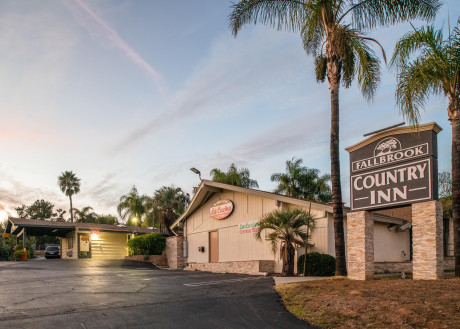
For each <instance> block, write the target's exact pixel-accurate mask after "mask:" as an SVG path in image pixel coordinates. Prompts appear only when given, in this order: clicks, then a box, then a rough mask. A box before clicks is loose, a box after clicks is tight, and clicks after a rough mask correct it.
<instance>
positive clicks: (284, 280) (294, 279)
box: [273, 276, 324, 285]
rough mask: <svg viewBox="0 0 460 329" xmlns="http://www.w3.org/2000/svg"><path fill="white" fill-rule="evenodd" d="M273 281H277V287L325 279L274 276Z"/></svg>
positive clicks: (317, 277) (319, 277) (318, 277)
mask: <svg viewBox="0 0 460 329" xmlns="http://www.w3.org/2000/svg"><path fill="white" fill-rule="evenodd" d="M273 279H274V280H275V285H278V284H285V283H297V282H304V281H314V280H321V279H324V277H321V276H274V277H273Z"/></svg>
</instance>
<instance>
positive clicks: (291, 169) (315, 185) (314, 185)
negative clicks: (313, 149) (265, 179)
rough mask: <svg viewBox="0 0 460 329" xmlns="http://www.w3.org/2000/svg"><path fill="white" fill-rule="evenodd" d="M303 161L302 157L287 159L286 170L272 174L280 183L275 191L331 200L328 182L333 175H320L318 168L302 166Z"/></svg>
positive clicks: (312, 198)
mask: <svg viewBox="0 0 460 329" xmlns="http://www.w3.org/2000/svg"><path fill="white" fill-rule="evenodd" d="M302 162H303V160H302V159H295V158H292V159H291V160H287V161H286V172H285V173H275V174H273V175H272V176H271V181H272V182H277V183H278V186H277V187H276V189H275V190H274V192H275V193H280V194H284V195H287V196H292V197H295V198H304V199H307V200H313V201H316V200H319V201H321V202H330V201H331V200H332V195H331V188H330V186H329V185H328V182H329V181H330V179H331V176H330V175H328V174H325V175H323V176H319V170H318V169H311V168H307V167H304V166H301V164H302Z"/></svg>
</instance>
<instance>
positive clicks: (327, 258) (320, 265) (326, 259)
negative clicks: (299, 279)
mask: <svg viewBox="0 0 460 329" xmlns="http://www.w3.org/2000/svg"><path fill="white" fill-rule="evenodd" d="M304 261H305V255H302V256H300V257H299V259H298V261H297V273H302V272H303V263H304ZM334 274H335V258H334V257H332V256H331V255H328V254H320V253H319V252H312V253H309V254H307V265H306V267H305V275H307V276H333V275H334Z"/></svg>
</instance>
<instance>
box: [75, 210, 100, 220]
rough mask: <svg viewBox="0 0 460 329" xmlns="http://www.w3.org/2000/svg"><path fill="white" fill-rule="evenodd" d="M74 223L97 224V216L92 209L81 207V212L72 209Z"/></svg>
mask: <svg viewBox="0 0 460 329" xmlns="http://www.w3.org/2000/svg"><path fill="white" fill-rule="evenodd" d="M74 217H75V221H76V222H79V223H97V218H98V216H97V214H96V213H95V212H94V211H93V208H92V207H89V206H87V207H83V208H82V209H81V210H79V209H77V208H74Z"/></svg>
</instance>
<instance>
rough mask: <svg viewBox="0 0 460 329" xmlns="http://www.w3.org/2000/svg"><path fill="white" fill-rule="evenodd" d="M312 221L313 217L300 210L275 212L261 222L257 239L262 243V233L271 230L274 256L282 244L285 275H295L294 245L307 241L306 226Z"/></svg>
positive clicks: (270, 236)
mask: <svg viewBox="0 0 460 329" xmlns="http://www.w3.org/2000/svg"><path fill="white" fill-rule="evenodd" d="M311 221H312V217H311V215H310V214H309V213H308V212H306V211H305V210H302V209H298V208H294V209H286V210H275V211H273V212H271V213H269V214H267V215H265V216H263V217H262V219H261V220H260V221H259V231H258V232H257V233H255V237H256V239H257V240H259V241H261V240H262V231H264V230H270V233H269V234H268V240H270V242H271V245H272V252H273V254H276V251H277V250H278V245H279V244H281V249H280V254H281V255H282V257H283V271H282V272H283V274H284V275H293V274H294V257H295V247H294V245H295V244H296V243H300V242H301V241H305V240H306V239H307V226H306V225H307V224H308V223H310V222H311ZM264 236H265V235H264Z"/></svg>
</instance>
